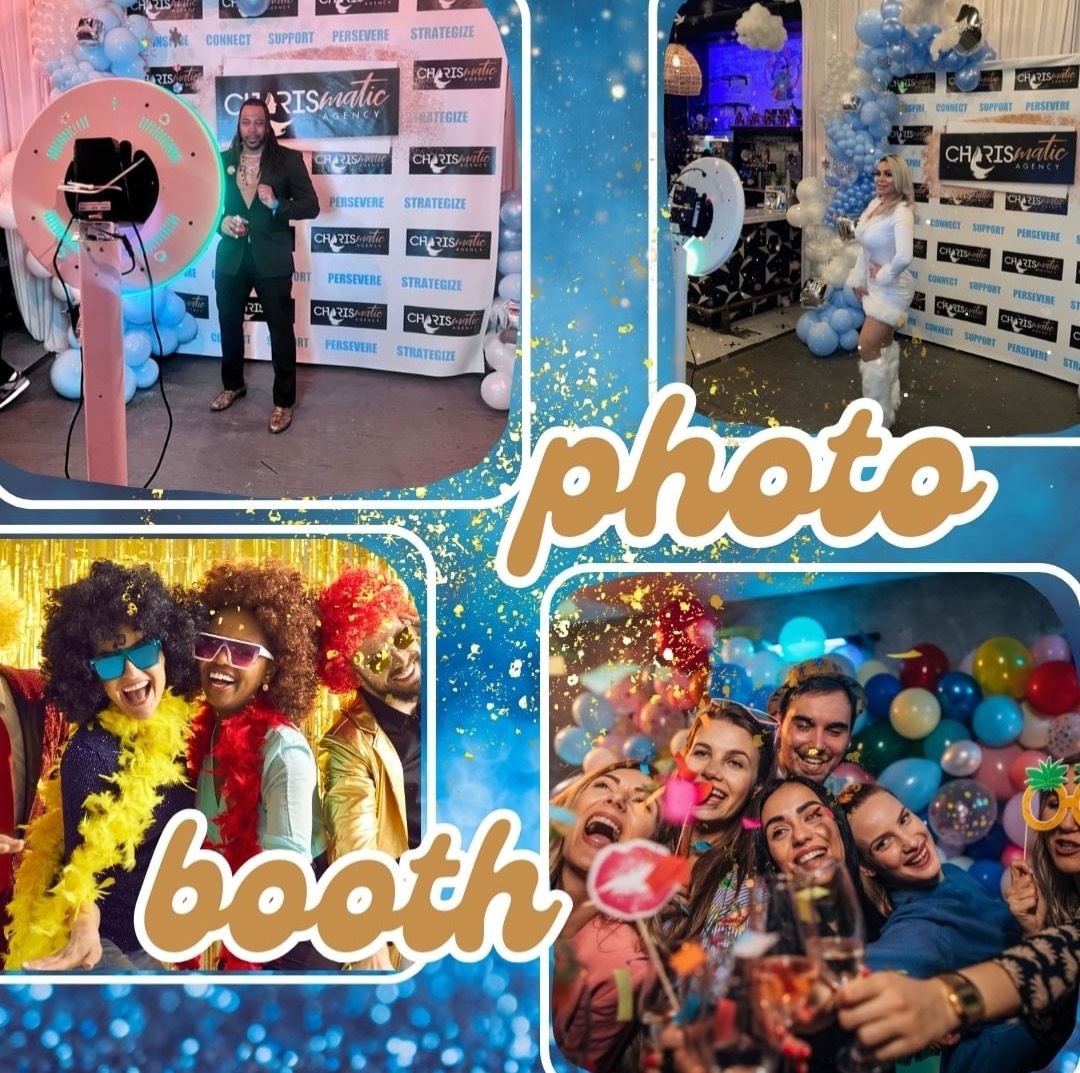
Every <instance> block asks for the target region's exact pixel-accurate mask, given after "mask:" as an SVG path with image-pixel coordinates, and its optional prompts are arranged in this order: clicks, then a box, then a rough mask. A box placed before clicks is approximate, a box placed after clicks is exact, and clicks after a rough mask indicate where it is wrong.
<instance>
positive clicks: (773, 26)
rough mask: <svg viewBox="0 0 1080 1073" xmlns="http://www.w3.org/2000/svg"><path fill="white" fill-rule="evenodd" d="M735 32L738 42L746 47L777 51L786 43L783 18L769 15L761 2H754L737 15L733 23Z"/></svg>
mask: <svg viewBox="0 0 1080 1073" xmlns="http://www.w3.org/2000/svg"><path fill="white" fill-rule="evenodd" d="M735 34H736V36H737V37H738V39H739V44H740V45H745V46H746V47H747V48H756V49H764V50H765V51H768V52H779V51H780V49H782V48H783V47H784V45H785V44H787V30H785V29H784V20H783V19H782V18H780V16H779V15H770V14H769V12H768V10H767V9H766V8H765V7H764V6H763V5H761V4H754V6H753V7H752V8H750V10H749V11H747V12H745V13H744V14H743V15H740V16H739V21H738V22H737V23H735Z"/></svg>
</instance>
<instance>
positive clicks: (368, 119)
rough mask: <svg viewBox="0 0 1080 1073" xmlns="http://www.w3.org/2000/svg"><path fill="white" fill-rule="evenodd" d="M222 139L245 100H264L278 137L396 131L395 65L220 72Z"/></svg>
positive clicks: (230, 131)
mask: <svg viewBox="0 0 1080 1073" xmlns="http://www.w3.org/2000/svg"><path fill="white" fill-rule="evenodd" d="M214 87H215V92H216V96H217V129H218V137H219V139H220V140H221V141H228V140H229V139H230V138H231V137H232V136H233V134H234V132H235V131H236V117H237V115H238V114H239V112H240V109H241V107H242V106H243V104H244V101H246V100H248V99H250V98H252V97H258V98H260V99H261V100H263V101H265V102H266V107H267V110H268V111H269V112H270V123H271V125H272V126H273V128H274V133H275V134H276V135H277V137H279V138H312V139H318V138H370V137H375V136H379V135H385V134H397V133H398V111H399V108H400V105H401V92H400V73H399V71H398V69H397V68H396V67H368V68H359V69H356V70H352V71H283V72H280V73H278V74H258V75H221V76H219V77H218V78H216V79H215V80H214Z"/></svg>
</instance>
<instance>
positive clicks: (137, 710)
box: [7, 561, 198, 970]
mask: <svg viewBox="0 0 1080 1073" xmlns="http://www.w3.org/2000/svg"><path fill="white" fill-rule="evenodd" d="M195 632H196V623H195V618H194V616H193V614H192V612H191V610H190V608H189V606H188V604H187V602H186V600H185V598H184V597H183V595H182V594H181V593H180V592H179V590H177V591H170V590H169V589H167V588H166V586H165V584H164V582H163V581H162V580H161V578H160V577H159V576H158V575H157V574H156V573H155V572H154V570H152V569H151V568H150V567H149V566H121V565H120V564H118V563H114V562H107V561H98V562H95V563H93V564H92V565H91V567H90V573H89V575H88V576H87V577H85V578H82V579H81V580H79V581H76V582H73V583H72V584H70V585H63V586H61V587H59V588H57V589H54V590H52V591H51V592H50V593H49V594H48V597H47V599H46V603H45V630H44V634H43V636H42V657H43V658H42V671H43V673H44V676H45V699H46V701H47V702H49V703H50V704H52V705H54V706H55V707H56V708H57V709H58V710H59V711H60V712H61V713H62V714H63V715H64V716H65V717H66V718H67V720H68V721H69V722H71V723H74V724H75V729H74V731H73V732H72V734H71V736H70V737H69V739H68V742H67V744H66V746H65V748H64V752H63V754H62V756H61V759H60V763H59V766H58V771H57V772H54V775H53V778H52V779H50V780H49V782H48V783H47V784H46V786H45V788H44V790H43V791H42V799H43V801H44V802H45V811H44V813H43V814H42V815H41V816H40V817H39V819H37V820H35V821H34V822H33V823H32V824H31V825H30V829H29V832H28V834H27V852H26V855H25V858H24V860H23V862H22V864H21V865H20V867H19V871H18V873H17V875H16V881H15V894H14V896H13V898H12V902H11V920H12V923H11V925H10V926H9V928H8V929H7V934H8V937H9V940H10V949H9V955H8V960H7V967H8V968H20V967H26V968H31V969H50V970H51V969H63V968H87V969H89V968H93V967H95V966H97V967H98V968H103V969H110V970H112V969H130V968H158V967H160V966H159V964H158V963H157V962H156V961H155V960H154V959H153V958H152V957H151V956H150V955H149V954H147V953H146V952H145V951H143V950H142V949H141V948H140V946H139V942H138V938H137V936H136V934H135V927H134V919H135V903H136V901H137V899H138V895H139V891H140V889H141V887H142V883H143V879H144V877H145V875H146V871H147V868H148V866H149V864H150V860H151V858H152V857H153V853H154V849H155V847H156V845H157V842H158V839H159V838H160V836H161V834H162V832H163V830H164V828H165V825H166V824H167V823H168V821H169V819H170V818H171V817H172V816H173V815H174V814H175V813H176V812H178V811H180V810H181V809H184V808H190V807H191V806H192V803H193V795H192V791H191V788H190V786H189V785H188V783H187V769H186V765H185V762H184V759H185V756H184V754H185V747H186V741H187V737H188V733H189V730H190V718H191V705H190V703H189V701H188V699H187V698H189V697H190V696H191V695H192V693H193V690H194V687H195V686H196V685H197V683H198V677H197V673H196V670H195V660H194V658H193V656H192V646H193V643H194V639H195Z"/></svg>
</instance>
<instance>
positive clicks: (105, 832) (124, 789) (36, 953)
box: [5, 692, 192, 969]
mask: <svg viewBox="0 0 1080 1073" xmlns="http://www.w3.org/2000/svg"><path fill="white" fill-rule="evenodd" d="M191 711H192V710H191V706H190V705H189V704H188V703H187V702H186V701H184V700H182V699H181V698H180V697H177V696H175V695H174V694H173V693H170V692H166V693H165V695H164V696H163V697H162V700H161V703H160V704H159V705H158V707H157V710H156V711H155V712H154V714H153V715H152V716H151V717H150V718H149V719H132V718H131V717H130V716H127V715H124V714H123V713H122V712H120V711H118V710H117V709H116V708H108V709H106V710H105V711H103V712H100V713H99V714H98V715H97V716H96V717H95V718H96V720H97V722H98V723H100V725H101V726H102V727H104V729H105V730H107V731H108V732H109V733H110V734H112V735H114V736H115V737H117V738H119V739H120V758H119V770H118V771H117V773H116V774H115V775H110V776H103V779H104V780H105V781H107V782H110V783H112V788H111V789H108V790H103V791H101V792H100V793H96V794H91V795H90V796H89V797H88V798H87V799H86V800H85V801H84V802H83V818H82V822H81V823H80V824H79V834H80V835H81V836H82V841H81V842H80V843H79V845H78V846H76V848H75V849H74V851H73V852H72V854H71V859H70V860H69V861H68V863H67V864H66V865H64V866H63V868H61V867H60V863H61V861H62V860H63V856H64V812H63V805H62V799H61V795H60V777H59V773H58V772H57V773H55V774H54V775H53V777H52V778H50V779H48V781H46V782H44V783H43V784H42V786H41V797H42V801H43V802H44V804H45V812H44V814H43V815H42V816H40V817H39V818H38V819H37V820H35V821H34V822H33V823H32V824H31V825H30V829H29V831H28V832H27V835H26V845H27V848H26V852H25V855H24V856H23V860H22V863H21V864H20V865H19V870H18V872H17V873H16V876H15V892H14V895H13V896H12V899H11V903H10V906H9V913H10V915H11V924H9V925H8V927H7V929H6V930H5V934H6V935H7V937H8V943H9V949H8V956H7V962H6V967H7V968H8V969H17V968H20V967H21V966H22V965H23V964H24V963H25V962H27V961H33V960H34V959H35V958H39V957H44V956H45V955H47V954H51V953H53V952H55V951H56V950H59V949H60V948H61V947H63V946H64V944H65V943H66V942H67V941H68V937H69V931H70V924H71V921H72V920H73V919H74V917H75V914H76V912H77V910H78V909H80V908H81V907H82V906H84V905H89V904H91V903H95V902H98V901H100V900H101V899H102V897H104V895H105V891H106V888H107V887H108V886H109V885H110V883H111V880H109V879H104V880H102V879H101V876H103V875H104V873H105V872H107V871H108V870H109V869H110V868H115V867H117V866H119V867H121V868H124V869H126V870H127V871H131V869H132V868H134V867H135V850H136V849H137V848H138V847H139V846H140V845H141V844H142V841H143V838H144V837H145V836H146V832H147V830H148V828H149V827H150V825H151V823H152V822H153V818H154V809H155V808H156V807H157V804H158V802H159V801H160V800H161V798H162V793H161V789H162V787H165V786H171V785H175V784H177V783H184V782H186V781H187V767H186V765H185V762H184V753H185V748H186V743H187V738H188V734H189V727H190V718H191ZM77 734H78V731H76V735H77Z"/></svg>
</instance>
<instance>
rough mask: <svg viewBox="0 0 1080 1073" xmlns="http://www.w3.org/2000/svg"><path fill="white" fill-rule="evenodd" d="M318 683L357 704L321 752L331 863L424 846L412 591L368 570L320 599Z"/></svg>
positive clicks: (346, 710) (348, 707)
mask: <svg viewBox="0 0 1080 1073" xmlns="http://www.w3.org/2000/svg"><path fill="white" fill-rule="evenodd" d="M319 612H320V619H321V622H322V625H321V628H320V668H319V669H320V674H321V676H322V679H323V681H324V682H325V683H326V686H327V688H328V689H330V690H331V691H332V692H334V693H341V694H349V693H352V694H354V699H353V700H352V701H351V702H350V701H346V702H345V704H344V707H343V709H342V711H341V714H340V717H339V718H338V720H337V721H336V722H335V723H334V725H333V726H332V727H331V728H330V729H329V730H328V731H327V732H326V734H325V735H324V736H323V738H322V740H321V741H320V742H319V749H318V754H319V772H320V774H321V777H322V785H323V801H324V809H325V814H326V815H325V818H326V827H327V835H328V837H329V840H330V846H329V859H330V860H331V861H334V860H336V859H337V858H338V857H340V856H342V855H343V854H345V853H351V852H353V851H355V850H361V849H378V850H382V851H383V852H385V853H388V854H390V855H391V856H392V857H395V858H396V857H400V856H401V855H402V854H403V853H404V852H405V851H406V850H408V849H415V848H416V847H417V846H418V845H419V844H420V623H419V618H418V616H417V613H416V607H415V605H414V604H413V602H412V599H411V598H410V596H409V593H408V591H407V590H406V588H405V586H404V585H403V584H402V583H401V582H400V581H399V580H398V579H396V578H392V577H388V576H387V575H386V574H383V573H380V572H379V571H377V570H372V569H370V568H367V567H359V568H356V569H352V570H348V571H346V572H345V573H344V574H342V575H341V577H339V578H338V579H337V580H336V581H334V582H333V583H332V584H331V585H329V586H328V587H327V588H326V589H325V590H324V591H323V593H322V596H321V597H320V598H319Z"/></svg>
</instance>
